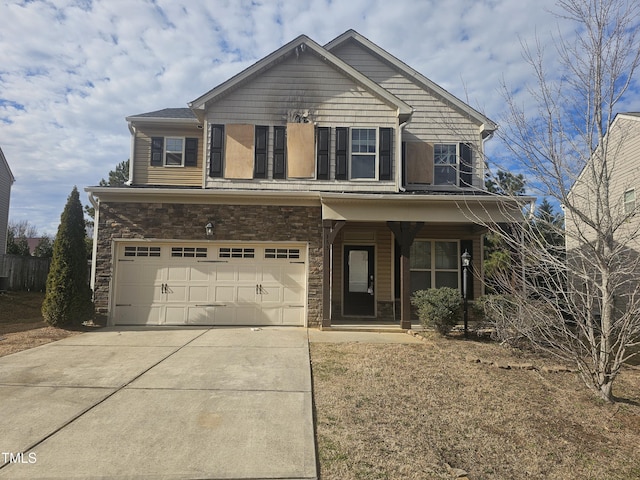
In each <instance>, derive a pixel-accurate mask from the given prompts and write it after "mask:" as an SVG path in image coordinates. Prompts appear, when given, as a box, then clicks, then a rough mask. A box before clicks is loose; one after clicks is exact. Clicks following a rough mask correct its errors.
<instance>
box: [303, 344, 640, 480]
mask: <svg viewBox="0 0 640 480" xmlns="http://www.w3.org/2000/svg"><path fill="white" fill-rule="evenodd" d="M311 358H312V368H313V388H314V401H315V414H316V432H317V433H316V435H317V442H318V455H319V463H320V470H321V478H322V479H323V480H325V479H327V480H328V479H340V480H348V479H430V478H434V479H439V478H452V477H453V476H455V475H456V474H457V475H463V471H464V472H467V473H468V478H469V479H471V480H477V479H500V480H502V479H598V480H600V479H607V480H610V479H625V480H628V479H632V478H633V479H637V478H640V370H639V369H638V368H637V367H629V368H625V370H624V371H623V372H622V374H621V375H620V377H619V379H618V380H617V383H616V384H615V386H614V393H615V394H616V395H617V397H618V399H619V401H618V402H617V403H615V404H613V405H608V404H605V403H603V402H601V401H598V400H597V399H596V398H595V397H594V396H593V395H592V394H591V393H590V392H589V391H588V390H587V389H586V387H585V386H584V384H583V383H582V382H581V380H580V379H579V378H578V376H577V375H576V374H574V373H566V372H565V373H547V372H544V371H542V370H541V368H542V367H543V366H552V365H554V362H553V361H549V360H545V359H542V358H540V357H537V356H535V355H532V354H524V353H520V352H516V351H513V350H509V349H507V348H505V347H501V346H499V345H497V344H495V343H489V342H481V341H472V340H463V339H450V338H449V339H445V338H440V337H437V336H435V334H432V335H428V338H427V341H425V342H423V343H422V344H418V345H415V344H412V345H391V344H386V345H379V344H375V345H374V344H360V343H358V344H320V343H314V344H311ZM476 360H482V363H475V361H476ZM490 362H494V363H496V364H499V365H501V366H502V367H506V366H507V365H520V366H523V365H524V364H532V365H534V366H535V367H536V369H535V370H521V369H509V370H507V369H504V368H499V367H497V366H496V365H491V364H490Z"/></svg>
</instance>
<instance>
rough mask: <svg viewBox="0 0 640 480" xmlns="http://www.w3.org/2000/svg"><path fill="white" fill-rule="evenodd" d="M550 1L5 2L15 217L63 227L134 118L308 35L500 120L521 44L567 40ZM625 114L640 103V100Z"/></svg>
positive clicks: (5, 130)
mask: <svg viewBox="0 0 640 480" xmlns="http://www.w3.org/2000/svg"><path fill="white" fill-rule="evenodd" d="M554 9H555V7H554V1H553V0H393V1H392V2H389V1H386V0H385V1H382V0H339V1H338V0H207V1H205V0H202V1H199V0H188V1H187V0H47V1H41V0H24V1H11V0H9V1H7V0H0V19H1V23H2V28H1V29H0V148H2V150H3V151H4V154H5V156H6V158H7V160H8V162H9V164H10V166H11V169H12V171H13V173H14V175H15V177H16V183H15V184H14V185H13V189H12V198H11V211H10V218H11V219H12V220H14V221H21V220H28V221H29V222H30V223H31V224H32V225H35V226H36V227H37V228H38V229H39V231H40V232H41V233H47V234H52V235H54V234H55V232H56V230H57V225H58V223H59V218H60V213H61V212H62V209H63V208H64V204H65V202H66V199H67V196H68V195H69V193H70V192H71V189H72V188H73V186H74V185H77V186H78V188H79V189H80V190H81V199H82V201H83V203H88V201H87V198H86V194H85V193H84V191H82V189H83V188H84V187H85V186H88V185H96V184H97V183H98V182H99V181H100V179H101V178H103V177H107V176H108V172H109V170H112V169H113V168H114V167H115V165H116V164H118V163H119V162H121V161H123V160H126V159H127V158H128V157H129V148H130V141H129V131H128V129H127V124H126V122H125V117H126V116H128V115H133V114H137V113H143V112H149V111H153V110H159V109H162V108H165V107H185V106H186V104H187V102H189V101H191V100H194V99H195V98H197V97H198V96H200V95H201V94H203V93H205V92H207V91H208V90H210V89H211V88H213V87H214V86H216V85H218V84H219V83H221V82H223V81H224V80H226V79H228V78H229V77H231V76H232V75H234V74H236V73H238V72H239V71H241V70H242V69H244V68H246V67H247V66H249V65H251V64H252V63H254V62H256V61H257V60H259V59H260V58H262V57H264V56H265V55H267V54H269V53H271V52H272V51H274V50H276V49H277V48H279V47H280V46H282V45H283V44H285V43H287V42H288V41H290V40H292V39H293V38H295V37H296V36H298V35H300V34H306V35H308V36H309V37H311V38H312V39H314V40H315V41H316V42H318V43H319V44H321V45H324V44H325V43H327V42H329V41H330V40H332V39H333V38H335V37H337V36H338V35H340V34H341V33H343V32H344V31H346V30H348V29H350V28H353V29H355V30H357V31H358V32H359V33H361V34H362V35H364V36H366V37H367V38H369V39H370V40H372V41H373V42H375V43H377V44H378V45H379V46H381V47H382V48H384V49H385V50H387V51H389V52H390V53H391V54H393V55H395V56H396V57H398V58H400V59H401V60H403V61H404V62H406V63H408V64H409V65H410V66H412V67H413V68H415V69H416V70H418V71H419V72H421V73H422V74H424V75H425V76H427V77H428V78H430V79H431V80H433V81H435V82H436V83H438V84H439V85H441V86H442V87H444V88H445V89H447V90H449V91H450V92H451V93H453V94H454V95H456V96H458V97H459V98H461V99H463V100H466V101H467V102H468V103H470V104H471V105H472V106H474V107H475V108H477V109H479V110H481V111H483V112H484V113H485V114H487V115H488V116H489V117H490V118H492V119H493V120H495V121H498V122H499V121H500V119H501V117H502V114H503V110H504V102H503V99H502V97H501V95H500V93H499V86H500V82H501V81H502V80H503V79H504V81H505V82H506V83H507V84H508V85H509V86H510V87H511V88H512V89H513V90H515V91H518V92H522V93H521V94H522V99H521V101H522V103H523V104H526V102H527V98H526V89H524V88H523V87H524V86H525V84H526V82H527V81H528V80H529V78H530V75H531V72H530V70H529V69H528V67H527V65H526V64H525V62H524V60H523V58H522V55H521V41H527V42H532V41H533V40H534V38H535V35H536V34H537V35H538V37H539V38H540V41H541V42H542V44H547V43H548V44H549V45H551V42H552V37H551V36H552V34H557V33H558V32H562V34H563V35H571V31H572V29H573V27H572V26H571V25H569V24H568V23H566V22H562V21H561V22H560V23H558V20H557V18H555V17H554V16H553V15H552V14H551V13H550V11H549V10H554ZM628 109H633V110H640V102H637V101H636V104H635V105H633V102H631V103H630V104H629V105H628Z"/></svg>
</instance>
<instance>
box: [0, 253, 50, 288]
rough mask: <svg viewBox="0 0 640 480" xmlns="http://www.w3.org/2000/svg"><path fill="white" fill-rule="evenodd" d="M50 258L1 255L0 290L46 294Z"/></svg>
mask: <svg viewBox="0 0 640 480" xmlns="http://www.w3.org/2000/svg"><path fill="white" fill-rule="evenodd" d="M50 265H51V259H50V258H40V257H26V256H21V255H0V290H2V289H6V290H29V291H37V292H44V291H45V289H46V285H47V275H48V274H49V266H50Z"/></svg>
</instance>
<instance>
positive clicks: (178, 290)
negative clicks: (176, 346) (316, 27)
mask: <svg viewBox="0 0 640 480" xmlns="http://www.w3.org/2000/svg"><path fill="white" fill-rule="evenodd" d="M127 121H128V124H129V128H130V131H131V139H132V141H131V145H132V146H131V149H132V151H131V162H130V180H129V183H130V185H129V186H127V187H121V188H109V187H89V188H87V189H86V191H87V192H88V193H89V196H90V199H91V201H92V202H93V203H94V205H95V207H96V222H95V225H96V230H95V243H94V262H93V272H92V286H93V289H94V296H95V304H96V307H97V310H98V312H99V313H103V314H107V315H108V319H109V320H108V321H109V323H110V324H145V325H172V324H189V325H191V324H204V325H298V326H316V327H319V326H324V327H328V326H330V325H331V324H332V322H336V321H338V320H341V319H349V318H358V319H369V320H370V321H371V322H375V321H380V320H387V321H388V320H397V321H398V323H399V326H401V327H402V328H409V327H410V325H411V322H410V313H409V297H410V294H411V292H412V291H415V290H418V289H424V288H437V287H442V286H450V287H454V288H462V285H461V282H462V272H461V262H460V256H461V255H462V253H463V252H465V251H468V252H469V253H470V254H471V255H472V257H473V265H475V269H474V273H475V275H474V276H473V282H472V284H471V285H470V286H469V289H470V294H471V295H473V296H478V295H480V294H481V293H482V288H483V287H482V281H481V278H482V267H481V266H482V248H481V245H482V235H483V233H484V229H483V228H482V226H481V224H482V223H483V222H486V221H495V222H500V221H506V220H508V219H509V218H511V214H512V213H513V211H514V209H515V211H519V208H520V207H519V205H516V204H514V203H509V202H508V201H506V200H505V199H504V198H501V197H498V196H495V195H490V194H488V193H487V192H486V191H485V190H484V182H483V180H484V178H483V177H484V161H483V143H484V141H485V140H487V139H489V138H490V137H491V135H492V133H493V132H494V130H495V129H496V128H497V127H496V124H495V123H494V122H492V121H491V120H490V119H488V118H486V117H485V116H484V115H482V114H481V113H479V112H477V111H476V110H474V109H473V108H471V107H470V106H468V105H467V104H465V103H464V102H462V101H460V100H459V99H457V98H456V97H454V96H453V95H451V94H450V93H448V92H447V91H445V90H444V89H442V88H441V87H439V86H438V85H436V84H434V83H433V82H432V81H430V80H429V79H427V78H426V77H424V76H423V75H421V74H420V73H418V72H416V71H415V70H413V69H412V68H410V67H409V66H408V65H406V64H404V63H403V62H401V61H400V60H398V59H397V58H395V57H394V56H392V55H390V54H389V53H388V52H386V51H384V50H383V49H381V48H380V47H378V46H377V45H375V44H374V43H372V42H371V41H369V40H368V39H366V38H364V37H363V36H361V35H359V34H358V33H357V32H355V31H353V30H350V31H347V32H345V33H344V34H342V35H340V36H339V37H338V38H336V39H335V40H333V41H331V42H330V43H328V44H327V45H325V46H324V47H323V46H320V45H319V44H317V43H316V42H314V41H313V40H311V39H310V38H308V37H306V36H304V35H302V36H300V37H298V38H296V39H295V40H293V41H291V42H289V43H288V44H286V45H284V46H283V47H281V48H280V49H278V50H277V51H275V52H273V53H272V54H270V55H268V56H266V57H265V58H263V59H261V60H260V61H258V62H257V63H255V64H254V65H252V66H251V67H249V68H247V69H246V70H244V71H242V72H241V73H239V74H238V75H236V76H234V77H232V78H230V79H229V80H227V81H226V82H224V83H222V84H221V85H218V86H217V87H215V88H213V89H212V90H210V91H208V92H206V93H205V94H203V95H202V96H200V97H199V98H197V99H195V100H193V101H192V102H191V103H189V104H188V108H167V109H164V110H159V111H155V112H150V113H143V114H138V115H132V116H130V117H128V118H127Z"/></svg>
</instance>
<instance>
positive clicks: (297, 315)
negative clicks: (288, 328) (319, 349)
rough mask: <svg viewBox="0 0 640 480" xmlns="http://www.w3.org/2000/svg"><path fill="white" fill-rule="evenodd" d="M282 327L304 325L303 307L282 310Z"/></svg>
mask: <svg viewBox="0 0 640 480" xmlns="http://www.w3.org/2000/svg"><path fill="white" fill-rule="evenodd" d="M282 324H283V325H304V307H302V306H301V307H293V308H283V309H282Z"/></svg>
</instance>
